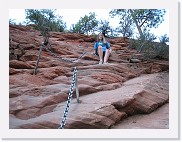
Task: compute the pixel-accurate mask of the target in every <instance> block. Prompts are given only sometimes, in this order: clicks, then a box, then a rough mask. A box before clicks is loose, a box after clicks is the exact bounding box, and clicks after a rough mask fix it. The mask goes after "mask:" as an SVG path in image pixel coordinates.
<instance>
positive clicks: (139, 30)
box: [129, 9, 144, 40]
mask: <svg viewBox="0 0 182 142" xmlns="http://www.w3.org/2000/svg"><path fill="white" fill-rule="evenodd" d="M129 11H130V13H131V16H132V18H133V21H134V23H135V24H136V27H137V29H138V32H139V34H140V37H141V39H142V40H143V39H144V35H143V32H142V30H141V28H140V26H139V25H138V22H137V20H136V18H135V16H134V12H133V10H132V9H130V10H129Z"/></svg>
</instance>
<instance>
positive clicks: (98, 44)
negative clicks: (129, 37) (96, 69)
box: [94, 41, 110, 51]
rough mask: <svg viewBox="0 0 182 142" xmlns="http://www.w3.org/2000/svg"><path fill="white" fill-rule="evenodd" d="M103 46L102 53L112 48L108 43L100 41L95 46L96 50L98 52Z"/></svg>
mask: <svg viewBox="0 0 182 142" xmlns="http://www.w3.org/2000/svg"><path fill="white" fill-rule="evenodd" d="M99 46H102V51H106V49H109V48H110V44H109V43H108V42H106V43H105V44H104V43H103V42H101V41H98V42H96V43H95V44H94V49H95V50H98V47H99Z"/></svg>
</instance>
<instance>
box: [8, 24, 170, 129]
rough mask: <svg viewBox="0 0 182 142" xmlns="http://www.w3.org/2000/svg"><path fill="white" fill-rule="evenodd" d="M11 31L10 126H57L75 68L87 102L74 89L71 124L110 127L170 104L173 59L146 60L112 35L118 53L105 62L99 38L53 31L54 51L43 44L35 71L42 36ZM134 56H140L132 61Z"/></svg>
mask: <svg viewBox="0 0 182 142" xmlns="http://www.w3.org/2000/svg"><path fill="white" fill-rule="evenodd" d="M10 36H11V44H10V62H9V67H10V68H9V74H10V77H9V98H10V99H9V113H10V120H9V121H10V126H9V127H10V128H13V129H15V128H25V129H57V128H58V127H59V124H60V122H61V120H62V116H63V112H64V110H65V106H66V101H67V98H68V94H69V91H70V84H71V80H72V75H73V69H74V67H77V70H78V74H77V79H78V87H79V94H80V100H81V103H77V102H76V99H75V89H74V95H73V97H74V98H73V99H72V101H71V104H70V109H69V112H68V116H67V120H66V125H65V128H71V129H73V128H76V129H82V128H84V129H93V128H94V129H95V128H96V129H107V128H111V127H113V126H116V125H117V124H118V123H119V122H121V121H123V120H125V119H126V118H129V117H131V116H132V115H134V114H141V113H142V114H150V113H151V112H153V111H154V110H156V109H157V108H159V107H160V106H162V105H164V104H165V103H168V98H169V89H168V87H169V76H168V75H169V73H168V69H169V62H168V61H165V60H152V61H145V60H142V58H141V57H142V55H141V54H138V53H137V52H136V51H135V50H134V49H131V48H129V47H128V40H127V39H125V40H124V39H123V38H113V39H108V41H109V42H110V43H111V47H112V48H113V53H112V55H111V57H110V59H109V64H106V65H104V64H102V65H99V64H98V62H99V58H98V56H95V55H93V54H91V53H92V52H93V45H94V42H95V38H93V37H92V36H86V35H82V34H75V33H74V34H73V33H58V32H50V38H49V42H50V44H51V52H52V54H50V53H49V52H47V51H46V50H45V48H43V51H42V53H41V56H40V61H39V64H38V72H37V74H36V75H33V71H34V68H35V66H36V61H37V58H38V54H39V49H40V45H41V43H42V42H43V37H42V35H41V34H40V32H39V31H36V30H33V29H32V28H31V27H24V26H14V25H10ZM84 51H85V52H86V53H85V54H84V55H83V57H82V58H80V59H78V60H76V61H75V62H65V61H64V60H74V59H77V58H78V57H80V55H82V54H83V52H84ZM12 52H13V53H14V54H12ZM53 54H54V56H53ZM132 55H135V56H137V57H138V59H139V61H137V62H129V59H130V57H131V56H132ZM17 56H18V58H17ZM63 59H64V60H63ZM154 121H157V120H154ZM116 128H117V127H116ZM151 128H152V126H151ZM154 128H155V126H154Z"/></svg>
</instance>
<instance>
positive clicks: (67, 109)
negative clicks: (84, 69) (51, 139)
mask: <svg viewBox="0 0 182 142" xmlns="http://www.w3.org/2000/svg"><path fill="white" fill-rule="evenodd" d="M76 79H77V69H76V67H74V72H73V79H72V82H71V85H70V92H69V95H68V100H67V102H66V108H65V111H64V113H63V118H62V121H61V123H60V126H59V128H58V129H64V126H65V123H66V118H67V115H68V111H69V105H70V103H71V99H72V96H73V88H74V86H75V82H76ZM77 99H78V98H77Z"/></svg>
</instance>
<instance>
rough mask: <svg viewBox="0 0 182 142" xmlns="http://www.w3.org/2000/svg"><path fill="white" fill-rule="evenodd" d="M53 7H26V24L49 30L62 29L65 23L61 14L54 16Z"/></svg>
mask: <svg viewBox="0 0 182 142" xmlns="http://www.w3.org/2000/svg"><path fill="white" fill-rule="evenodd" d="M55 11H56V10H53V9H40V10H37V9H26V10H25V15H26V16H25V19H26V20H27V21H26V22H27V24H35V26H36V29H38V30H41V31H43V30H44V29H45V28H48V29H49V30H50V31H60V32H61V31H64V29H65V28H66V24H65V23H64V22H63V20H62V17H61V16H56V15H55Z"/></svg>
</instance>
